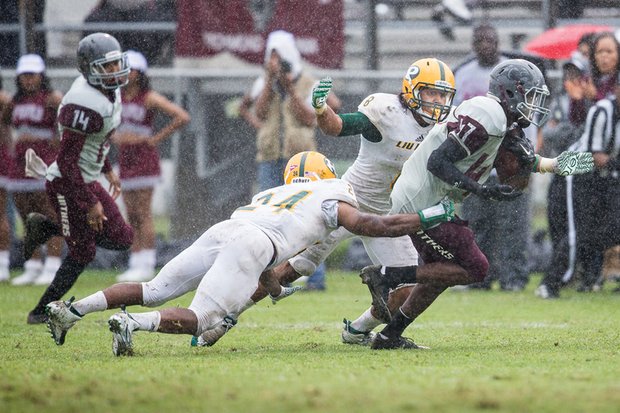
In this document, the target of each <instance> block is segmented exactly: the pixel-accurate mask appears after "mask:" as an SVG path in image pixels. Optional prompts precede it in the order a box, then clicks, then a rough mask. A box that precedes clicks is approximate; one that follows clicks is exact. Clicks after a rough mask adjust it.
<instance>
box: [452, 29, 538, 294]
mask: <svg viewBox="0 0 620 413" xmlns="http://www.w3.org/2000/svg"><path fill="white" fill-rule="evenodd" d="M472 49H473V51H474V53H475V56H476V57H475V58H474V59H473V60H471V61H469V62H466V63H465V64H463V65H461V66H458V67H457V68H456V69H455V70H454V77H455V81H456V95H455V98H454V101H455V104H457V105H458V104H460V103H461V102H463V101H464V100H467V99H470V98H472V97H474V96H483V95H486V93H487V91H488V87H489V78H490V74H491V71H492V69H493V68H494V67H495V65H497V64H498V63H500V62H502V61H504V60H507V57H506V56H503V55H502V54H500V52H499V36H498V33H497V30H496V29H495V28H494V27H493V26H490V25H488V24H482V25H479V26H476V27H475V28H474V31H473V36H472ZM532 128H533V127H530V128H527V129H526V130H525V131H526V134H528V133H531V132H530V129H532ZM488 182H489V183H490V184H497V183H499V180H498V178H497V174H496V173H495V171H493V173H492V174H491V176H490V177H489V181H488ZM463 217H464V218H466V219H468V220H469V225H470V226H471V228H472V230H473V231H474V233H475V234H476V242H477V243H478V245H479V246H480V249H481V250H482V252H484V254H485V255H486V256H487V258H488V260H489V272H488V275H487V277H486V278H485V280H484V281H483V282H482V283H479V284H472V285H470V286H469V288H481V289H487V290H488V289H490V288H491V283H492V281H493V280H499V284H500V288H501V289H502V290H506V291H520V290H522V289H523V288H525V285H526V284H527V282H528V280H529V274H528V271H527V265H526V260H527V257H526V251H527V240H528V236H529V225H530V213H529V195H528V193H527V192H526V193H525V194H524V195H523V196H521V197H518V198H516V199H514V200H511V201H509V202H501V203H500V202H494V201H490V200H486V199H483V198H480V197H473V196H470V197H467V198H466V199H465V201H464V202H463Z"/></svg>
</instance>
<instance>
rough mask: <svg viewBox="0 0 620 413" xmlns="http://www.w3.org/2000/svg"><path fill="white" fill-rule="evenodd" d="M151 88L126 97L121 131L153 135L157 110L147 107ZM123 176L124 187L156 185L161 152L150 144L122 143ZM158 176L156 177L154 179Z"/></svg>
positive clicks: (120, 160)
mask: <svg viewBox="0 0 620 413" xmlns="http://www.w3.org/2000/svg"><path fill="white" fill-rule="evenodd" d="M148 94H149V91H148V90H147V91H142V92H140V93H138V94H137V95H136V96H134V97H133V98H131V99H128V98H127V95H126V94H125V93H123V94H122V96H123V112H122V115H121V125H120V127H119V128H118V132H120V133H123V132H129V133H135V134H138V135H142V136H148V137H152V136H153V134H154V132H153V119H154V117H155V113H154V111H153V110H149V109H147V108H146V106H145V101H146V97H147V95H148ZM118 159H119V166H120V178H121V181H122V182H123V188H124V189H137V188H141V187H152V186H154V185H155V183H156V182H157V181H158V177H159V174H160V167H159V151H158V149H157V147H155V146H151V145H149V144H147V143H143V144H138V145H121V146H120V148H119V157H118ZM153 178H155V179H153Z"/></svg>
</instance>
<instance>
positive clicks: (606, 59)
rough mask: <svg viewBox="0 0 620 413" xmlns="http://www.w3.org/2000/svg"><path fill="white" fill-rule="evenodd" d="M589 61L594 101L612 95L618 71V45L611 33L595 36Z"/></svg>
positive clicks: (619, 60) (619, 51)
mask: <svg viewBox="0 0 620 413" xmlns="http://www.w3.org/2000/svg"><path fill="white" fill-rule="evenodd" d="M589 59H590V68H591V69H590V70H591V71H592V80H593V81H594V85H595V86H596V97H595V99H596V100H600V99H604V98H606V97H608V96H610V95H613V94H614V93H615V89H616V83H617V82H616V81H617V78H618V72H619V71H620V43H618V40H617V39H616V37H615V36H614V34H613V33H612V32H601V33H598V34H597V35H596V36H595V38H594V40H593V47H592V49H591V50H590V56H589Z"/></svg>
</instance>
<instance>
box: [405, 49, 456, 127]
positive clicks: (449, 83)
mask: <svg viewBox="0 0 620 413" xmlns="http://www.w3.org/2000/svg"><path fill="white" fill-rule="evenodd" d="M424 89H434V90H435V91H436V92H435V94H437V93H439V95H438V96H439V98H433V99H435V101H431V100H424V99H423V98H422V97H421V96H420V92H421V91H422V90H424ZM455 92H456V89H455V88H454V74H453V73H452V70H450V68H449V67H448V65H446V64H445V63H444V62H442V61H441V60H437V59H433V58H430V59H420V60H418V61H415V62H413V64H412V65H411V66H409V69H408V70H407V74H406V75H405V77H404V78H403V89H402V97H403V100H404V102H405V104H406V105H407V106H408V107H409V109H411V110H413V111H415V112H416V113H418V114H419V115H420V116H421V117H422V118H423V119H424V120H425V121H427V122H430V123H436V122H441V121H443V120H444V119H445V118H446V117H447V116H448V114H449V113H450V107H451V106H452V99H453V98H454V93H455Z"/></svg>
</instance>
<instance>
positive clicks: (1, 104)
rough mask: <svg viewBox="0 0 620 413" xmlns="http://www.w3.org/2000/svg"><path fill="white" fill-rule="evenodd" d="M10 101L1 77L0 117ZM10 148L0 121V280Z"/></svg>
mask: <svg viewBox="0 0 620 413" xmlns="http://www.w3.org/2000/svg"><path fill="white" fill-rule="evenodd" d="M10 103H11V98H10V97H9V95H8V94H6V93H5V92H4V91H3V89H2V79H0V119H3V118H4V111H5V110H6V109H7V108H8V107H9V105H10ZM10 149H11V135H10V134H9V130H8V128H7V127H6V125H5V124H4V123H3V122H0V282H7V281H9V264H10V251H11V234H10V230H9V219H8V216H7V201H8V198H7V188H8V184H9V170H10V167H11V163H12V160H13V158H12V156H11V150H10Z"/></svg>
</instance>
